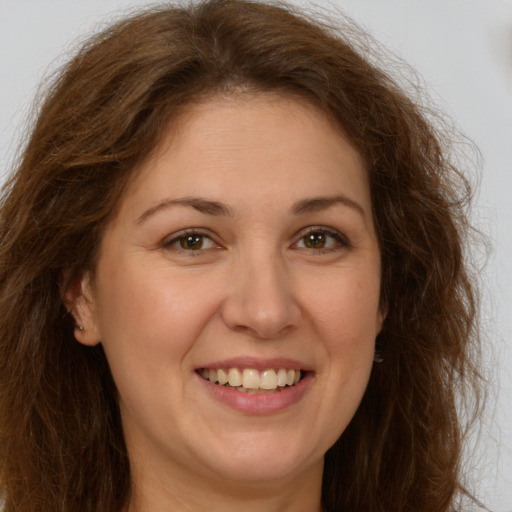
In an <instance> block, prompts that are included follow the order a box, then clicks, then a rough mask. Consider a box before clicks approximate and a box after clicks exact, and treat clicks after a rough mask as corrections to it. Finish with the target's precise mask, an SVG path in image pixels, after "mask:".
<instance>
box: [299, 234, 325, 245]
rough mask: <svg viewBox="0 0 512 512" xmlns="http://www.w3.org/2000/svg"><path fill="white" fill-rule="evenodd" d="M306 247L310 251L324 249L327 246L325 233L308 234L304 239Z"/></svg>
mask: <svg viewBox="0 0 512 512" xmlns="http://www.w3.org/2000/svg"><path fill="white" fill-rule="evenodd" d="M303 240H304V246H305V247H307V248H308V249H323V248H324V247H325V244H326V236H325V233H319V232H313V233H308V234H307V235H306V236H305V237H304V238H303Z"/></svg>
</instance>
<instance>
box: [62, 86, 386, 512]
mask: <svg viewBox="0 0 512 512" xmlns="http://www.w3.org/2000/svg"><path fill="white" fill-rule="evenodd" d="M136 176H137V177H136V179H135V180H134V181H133V182H132V183H131V185H130V186H129V188H128V190H127V192H126V194H125V196H124V198H123V200H122V203H121V205H120V209H119V212H118V214H117V216H116V218H115V219H113V221H112V222H111V223H110V225H109V227H108V229H107V230H106V233H105V235H104V239H103V240H102V245H101V251H100V256H99V260H98V264H97V268H96V270H95V273H94V279H93V278H92V276H91V275H90V274H88V273H86V274H84V275H83V276H82V278H81V282H80V284H81V286H79V287H78V288H79V292H76V294H75V296H73V297H72V303H73V314H74V316H75V319H76V321H77V324H78V325H80V326H83V330H78V329H77V330H76V333H75V334H76V337H77V339H78V341H80V342H81V343H83V344H85V345H95V344H97V343H100V342H101V343H102V344H103V346H104V349H105V352H106V354H107V358H108V361H109V364H110V366H111V369H112V374H113V377H114V380H115V382H116V384H117V387H118V390H119V400H120V408H121V416H122V421H123V429H124V432H125V437H126V443H127V447H128V452H129V456H130V461H131V468H132V474H133V498H132V500H131V502H130V506H129V511H130V512H132V511H137V510H138V511H152V512H160V511H168V510H184V511H195V510H205V509H213V510H223V511H227V512H230V511H232V510H233V511H234V510H237V511H238V510H240V509H243V510H245V511H263V510H265V511H266V512H269V511H270V512H272V511H276V512H277V511H280V512H282V511H288V510H293V511H302V510H304V511H315V510H316V511H318V510H321V505H320V498H321V478H322V470H323V457H324V454H325V452H326V451H327V449H328V448H329V447H330V446H331V445H332V444H333V443H334V442H335V440H336V439H337V438H338V437H339V436H340V434H341V433H342V432H343V430H344V429H345V428H346V426H347V424H348V423H349V422H350V420H351V418H352V417H353V415H354V413H355V411H356V409H357V407H358V405H359V403H360V400H361V398H362V395H363V393H364V391H365V388H366V385H367V382H368V379H369V375H370V371H371V368H372V364H373V354H374V344H375V338H376V336H377V334H378V332H379V331H380V329H381V326H382V322H383V319H384V316H385V315H384V313H383V311H382V308H381V307H380V304H379V291H380V253H379V247H378V243H377V238H376V234H375V229H374V225H373V220H372V207H371V200H370V192H369V185H368V179H367V173H366V171H365V168H364V164H363V161H362V159H361V157H360V155H359V154H358V153H357V152H356V151H355V149H354V148H353V147H352V146H351V145H350V144H349V143H348V142H347V141H346V139H345V138H344V137H343V135H342V134H341V133H340V131H339V130H337V129H336V127H334V126H333V125H332V124H331V122H330V121H329V120H328V119H327V118H326V116H325V115H324V114H323V113H322V111H320V110H318V109H317V108H316V107H314V106H311V105H309V104H307V103H305V102H302V101H301V102H299V101H298V100H295V99H290V98H283V97H277V96H273V95H260V96H244V97H240V96H237V97H231V98H217V97H215V98H209V99H207V100H204V101H203V102H201V103H199V104H197V105H195V106H193V107H190V108H189V109H188V111H187V112H186V113H185V114H184V115H183V116H182V118H180V120H179V122H178V123H177V124H175V125H174V126H173V128H172V129H169V131H168V133H165V134H164V136H163V138H162V141H161V143H160V145H159V146H158V148H157V150H156V151H155V152H154V153H153V155H152V156H151V158H149V159H148V160H147V161H146V162H144V163H143V164H142V165H141V166H140V168H139V169H137V175H136ZM333 197H336V198H337V199H339V198H342V201H339V200H335V201H334V200H329V201H324V202H322V203H318V202H317V203H315V204H316V205H317V206H316V207H312V206H311V205H312V204H313V203H311V201H310V200H311V199H312V198H331V199H332V198H333ZM182 198H202V199H206V200H208V201H215V202H217V203H222V204H223V205H224V206H223V208H224V209H225V210H226V211H225V212H224V213H222V214H219V212H217V211H215V212H214V211H204V208H198V207H197V204H196V205H195V206H194V205H190V204H185V205H184V204H173V203H168V202H169V201H175V200H177V199H182ZM301 202H302V203H301ZM298 204H302V205H303V206H304V205H306V207H304V208H302V210H301V209H298V208H297V205H298ZM307 205H309V206H307ZM199 210H203V211H199ZM311 228H312V231H313V232H314V233H315V234H314V236H313V238H314V240H315V241H317V242H318V239H319V238H318V237H319V236H320V243H317V244H316V245H315V244H313V246H312V244H311V243H309V244H308V240H310V239H309V238H308V236H307V235H308V233H309V231H311ZM186 229H189V230H191V231H192V232H193V233H199V234H201V235H203V237H202V238H199V242H200V243H199V249H196V250H190V249H184V248H183V247H182V245H180V244H181V243H182V241H183V230H186ZM180 236H181V238H180ZM315 237H316V238H315ZM322 237H323V239H322ZM322 240H323V241H322ZM201 244H202V245H201ZM70 293H75V292H70ZM70 300H71V299H70ZM247 356H250V357H256V358H275V357H287V358H293V359H295V360H298V361H300V362H301V363H304V364H305V365H308V366H309V368H310V369H311V370H312V371H311V375H313V377H312V378H311V379H310V382H309V383H308V385H307V389H306V390H305V393H304V395H303V396H302V397H301V398H300V400H299V401H298V402H296V403H294V404H293V405H291V406H289V407H287V408H285V409H284V410H281V411H279V412H276V413H272V414H247V413H243V412H240V411H238V410H235V409H233V408H232V407H231V406H229V405H227V404H225V403H223V402H221V401H219V400H216V399H214V398H212V396H211V394H210V393H208V392H207V391H206V390H205V386H204V382H202V381H201V379H200V378H199V377H198V375H197V372H196V370H197V368H199V367H203V366H205V365H207V364H208V363H209V362H212V361H222V360H225V359H228V358H233V357H247Z"/></svg>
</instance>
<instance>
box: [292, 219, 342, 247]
mask: <svg viewBox="0 0 512 512" xmlns="http://www.w3.org/2000/svg"><path fill="white" fill-rule="evenodd" d="M310 233H323V234H325V235H327V236H331V237H332V238H334V239H335V240H336V241H337V243H338V245H337V246H336V247H329V248H322V249H310V248H307V247H305V248H304V249H306V250H308V251H311V252H315V253H322V252H332V251H336V250H339V249H341V248H348V247H350V246H351V244H350V242H349V240H348V238H347V237H346V236H345V235H344V234H343V233H342V232H340V231H339V230H337V229H335V228H331V227H328V226H308V227H306V228H304V229H301V230H300V231H299V232H298V233H297V235H296V236H295V242H294V243H293V244H292V246H296V245H297V244H298V243H299V242H300V241H301V240H302V239H303V238H304V237H305V236H307V235H309V234H310ZM299 249H302V247H300V248H299Z"/></svg>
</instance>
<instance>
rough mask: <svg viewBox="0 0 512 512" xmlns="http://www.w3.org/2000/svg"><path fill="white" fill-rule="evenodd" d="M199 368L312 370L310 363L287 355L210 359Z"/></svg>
mask: <svg viewBox="0 0 512 512" xmlns="http://www.w3.org/2000/svg"><path fill="white" fill-rule="evenodd" d="M200 368H208V369H210V368H211V369H214V370H218V369H220V368H253V369H255V370H259V371H263V370H268V369H270V368H274V369H279V368H285V369H287V370H304V371H311V370H312V368H311V366H310V365H308V364H305V363H303V362H301V361H297V360H296V359H290V358H287V357H272V358H261V357H252V356H244V357H233V358H229V359H223V360H219V361H212V362H209V363H206V364H203V365H201V366H198V367H197V369H200Z"/></svg>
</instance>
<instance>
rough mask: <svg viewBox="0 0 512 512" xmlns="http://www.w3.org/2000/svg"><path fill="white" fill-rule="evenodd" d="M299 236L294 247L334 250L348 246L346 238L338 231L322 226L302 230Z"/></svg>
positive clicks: (322, 251)
mask: <svg viewBox="0 0 512 512" xmlns="http://www.w3.org/2000/svg"><path fill="white" fill-rule="evenodd" d="M299 236H300V238H299V239H298V240H297V242H296V243H295V244H294V245H293V247H294V248H295V249H307V250H309V251H318V253H319V254H321V253H324V252H326V251H336V250H338V249H342V248H346V247H348V246H349V242H348V240H347V239H346V238H345V236H343V235H342V234H341V233H340V232H339V231H334V230H332V229H328V228H323V227H311V228H307V229H306V230H304V231H302V234H300V235H299Z"/></svg>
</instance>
